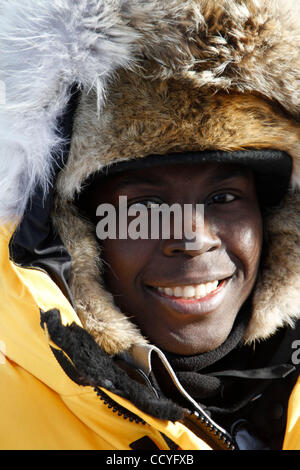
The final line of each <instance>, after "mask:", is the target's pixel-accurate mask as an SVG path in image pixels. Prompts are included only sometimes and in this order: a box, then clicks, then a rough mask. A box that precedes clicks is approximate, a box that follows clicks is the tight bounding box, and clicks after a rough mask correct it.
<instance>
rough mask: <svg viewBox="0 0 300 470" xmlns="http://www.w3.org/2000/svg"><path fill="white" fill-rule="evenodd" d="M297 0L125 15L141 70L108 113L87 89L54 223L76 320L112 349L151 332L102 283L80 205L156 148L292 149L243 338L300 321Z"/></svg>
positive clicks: (196, 4)
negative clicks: (90, 183) (95, 186)
mask: <svg viewBox="0 0 300 470" xmlns="http://www.w3.org/2000/svg"><path fill="white" fill-rule="evenodd" d="M291 5H292V4H291V3H290V2H281V1H279V2H275V1H266V2H260V1H258V0H252V1H245V2H241V1H233V0H228V1H226V0H224V1H216V2H210V1H186V2H181V1H179V0H178V1H175V0H171V1H169V2H165V1H158V2H149V4H147V10H148V11H149V15H148V16H147V15H146V14H145V16H143V15H140V14H139V15H137V17H133V18H130V19H129V20H128V21H129V24H130V25H131V26H132V27H134V28H135V29H136V31H137V32H138V33H139V34H140V39H139V41H138V43H137V44H136V53H137V61H136V67H135V69H134V70H133V69H131V70H130V71H128V70H118V71H117V74H115V77H114V80H113V81H111V82H110V83H109V85H108V86H107V98H106V104H105V106H104V108H103V109H101V110H100V112H99V109H97V95H96V92H94V91H93V90H92V91H90V92H89V93H86V92H85V91H84V92H83V94H82V98H81V102H80V105H79V108H78V110H77V113H76V119H75V125H74V135H73V138H72V145H71V153H70V158H69V161H68V164H67V166H66V168H65V169H64V170H63V171H62V172H61V174H60V177H59V180H58V183H57V197H56V209H55V214H54V220H55V223H56V226H57V228H58V231H59V233H60V236H61V237H62V239H63V241H64V243H65V245H66V247H67V249H68V250H69V252H70V254H71V256H72V276H71V290H72V292H73V295H74V299H75V302H76V304H77V308H78V314H79V317H80V318H81V321H82V323H83V325H84V326H85V328H87V329H88V330H89V331H90V332H91V333H92V334H93V335H94V337H95V338H96V340H97V342H98V343H99V344H101V346H102V347H103V348H104V349H105V350H106V351H107V352H109V353H111V354H115V353H118V352H120V351H124V350H126V349H129V348H130V346H132V345H133V344H135V343H137V342H144V341H146V339H144V338H143V336H142V335H141V333H140V332H138V330H137V328H136V327H135V326H134V325H133V324H132V323H131V322H130V320H129V319H128V318H127V317H125V316H124V315H123V314H122V313H121V312H120V311H119V310H118V309H117V308H116V306H115V305H114V303H113V299H112V298H111V296H110V294H109V293H108V292H106V291H105V289H104V288H103V287H102V281H101V269H99V266H98V265H97V263H96V260H98V259H99V260H100V259H101V255H100V254H99V250H98V247H97V243H96V240H95V236H94V234H93V230H92V229H91V227H90V226H89V225H88V224H87V223H86V222H85V221H84V220H82V219H81V218H80V217H79V216H78V214H77V213H76V211H75V209H74V207H73V205H72V202H71V201H72V200H73V198H74V196H75V194H76V193H80V191H81V188H82V185H83V184H84V182H85V180H86V178H87V177H88V176H90V175H91V174H92V173H94V172H96V171H98V170H100V169H102V168H103V167H105V166H107V165H110V164H111V163H113V162H116V161H123V160H128V159H132V158H143V157H145V156H147V155H149V154H154V153H156V154H162V155H163V154H166V153H169V152H181V151H196V150H198V151H199V150H205V149H220V150H227V151H233V150H237V149H249V148H254V149H261V148H275V149H280V150H284V151H286V152H288V153H289V154H290V155H291V156H292V157H293V160H294V166H293V178H292V182H293V187H294V189H293V190H292V189H291V191H290V193H289V194H288V195H287V197H286V198H285V200H284V201H283V203H282V204H281V206H280V208H277V209H276V211H274V212H273V213H270V214H269V215H268V216H267V218H266V220H265V232H266V235H265V236H266V239H267V241H268V252H267V253H264V257H263V260H262V267H261V271H260V273H259V279H258V282H257V285H256V287H255V291H254V299H253V314H252V318H251V321H250V324H249V328H248V330H247V333H246V336H245V341H246V342H253V341H255V340H260V339H265V338H267V337H269V336H270V335H272V334H274V333H275V331H276V330H277V329H278V328H280V327H282V326H284V325H287V324H288V325H291V324H293V321H294V320H295V319H296V318H299V317H300V314H299V312H300V298H299V289H300V267H299V262H298V260H299V259H300V239H299V235H300V226H299V220H300V209H299V200H300V196H299V193H298V190H297V187H299V186H300V163H299V162H300V145H299V142H300V124H299V116H300V100H299V99H298V96H299V98H300V81H299V78H298V77H300V35H299V32H300V31H299V30H300V28H299V26H297V22H296V21H295V16H297V15H296V11H295V9H293V8H292V7H291ZM297 18H298V20H299V16H298V17H297ZM298 24H299V23H298ZM99 263H100V264H101V261H99Z"/></svg>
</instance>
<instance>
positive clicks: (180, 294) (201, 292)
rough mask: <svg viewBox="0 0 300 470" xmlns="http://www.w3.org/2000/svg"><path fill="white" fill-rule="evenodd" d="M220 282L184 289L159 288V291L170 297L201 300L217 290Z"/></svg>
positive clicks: (184, 287) (185, 287)
mask: <svg viewBox="0 0 300 470" xmlns="http://www.w3.org/2000/svg"><path fill="white" fill-rule="evenodd" d="M218 285H219V281H212V282H207V283H205V284H197V285H193V286H182V287H179V286H178V287H157V290H158V291H159V292H161V293H162V294H166V295H168V296H170V297H177V298H182V299H193V298H194V299H201V297H205V296H206V295H208V294H210V293H211V292H213V291H214V290H216V289H217V287H218Z"/></svg>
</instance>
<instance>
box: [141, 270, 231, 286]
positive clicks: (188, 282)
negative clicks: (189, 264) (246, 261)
mask: <svg viewBox="0 0 300 470" xmlns="http://www.w3.org/2000/svg"><path fill="white" fill-rule="evenodd" d="M233 275H234V273H233V274H225V275H223V274H221V275H215V276H211V275H210V276H208V277H206V278H205V279H199V278H188V279H187V278H184V279H176V280H174V279H172V281H163V280H161V281H153V282H152V281H147V282H144V284H145V285H146V286H148V287H154V288H158V287H164V288H166V289H167V288H171V289H172V288H174V287H184V286H196V285H199V284H207V283H208V282H214V281H225V280H227V279H230V278H231V277H232V276H233Z"/></svg>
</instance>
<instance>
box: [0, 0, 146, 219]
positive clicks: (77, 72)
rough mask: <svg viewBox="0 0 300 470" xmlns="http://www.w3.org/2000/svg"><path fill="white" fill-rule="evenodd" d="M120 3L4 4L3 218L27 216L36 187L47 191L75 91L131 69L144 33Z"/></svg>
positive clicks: (0, 43) (11, 0) (15, 0)
mask: <svg viewBox="0 0 300 470" xmlns="http://www.w3.org/2000/svg"><path fill="white" fill-rule="evenodd" d="M125 6H126V2H125V1H122V0H111V1H105V0H102V1H96V0H86V1H73V0H51V1H45V0H22V1H20V0H2V1H1V6H0V83H1V92H2V94H1V101H0V201H1V204H0V220H1V221H2V222H3V221H7V220H9V219H13V218H15V217H17V216H20V215H22V214H23V211H24V208H25V206H26V204H27V201H28V198H29V197H30V195H31V193H32V191H33V190H34V188H35V186H36V184H37V183H40V184H41V185H42V187H43V188H44V190H45V191H46V189H47V184H48V181H49V175H50V172H51V164H52V162H51V160H52V158H53V157H52V155H53V150H54V149H55V150H56V151H59V148H60V145H61V143H62V142H61V140H60V139H59V138H58V137H57V135H56V124H57V123H56V120H57V117H58V115H59V114H60V113H61V112H62V111H63V109H64V107H65V105H66V103H67V101H68V98H69V91H68V90H69V87H70V85H71V84H72V83H74V82H77V83H79V84H80V85H82V86H84V87H85V88H87V89H89V88H95V89H96V90H97V95H98V102H99V107H101V102H102V99H103V96H104V94H105V85H106V82H107V80H108V79H109V78H110V76H111V74H112V73H113V71H114V70H115V69H117V68H118V67H119V66H129V65H130V60H131V45H132V43H133V42H134V41H136V40H137V39H138V33H137V32H135V31H134V30H133V29H132V28H130V27H129V26H127V24H126V23H125V21H124V20H122V15H120V9H122V8H125Z"/></svg>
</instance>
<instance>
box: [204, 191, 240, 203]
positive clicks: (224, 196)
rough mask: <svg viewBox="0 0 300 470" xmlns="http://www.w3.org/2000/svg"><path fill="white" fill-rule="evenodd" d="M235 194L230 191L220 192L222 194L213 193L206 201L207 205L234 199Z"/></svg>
mask: <svg viewBox="0 0 300 470" xmlns="http://www.w3.org/2000/svg"><path fill="white" fill-rule="evenodd" d="M235 200H236V196H235V195H234V194H231V193H222V194H215V195H214V196H212V197H211V198H210V199H208V201H207V202H206V204H207V205H210V204H227V203H229V202H232V201H235Z"/></svg>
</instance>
